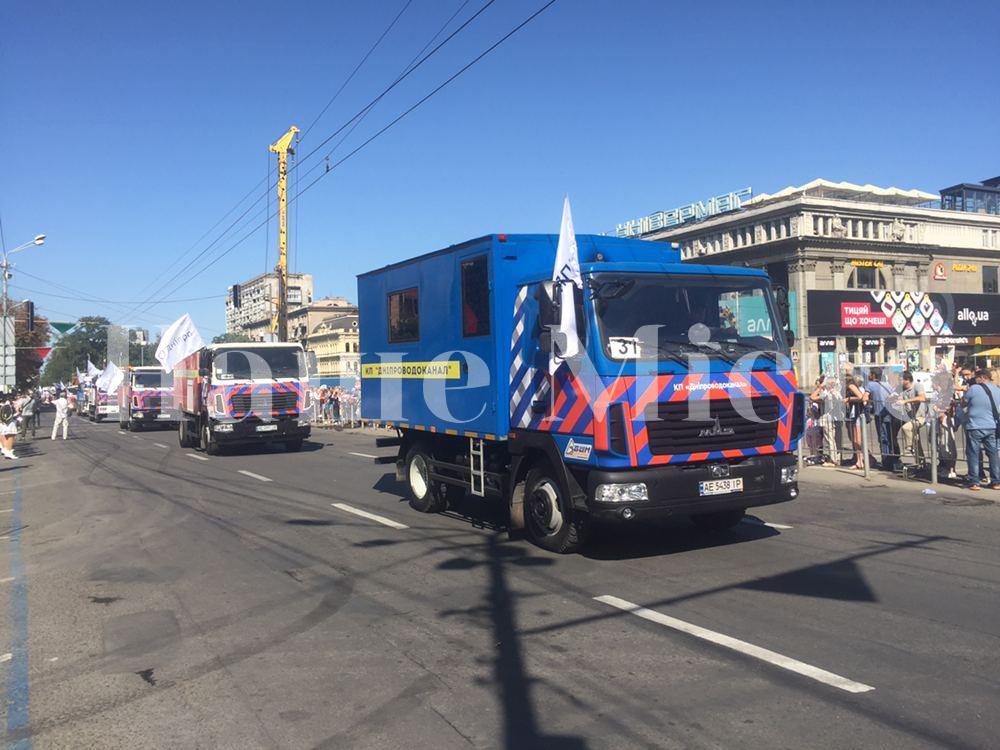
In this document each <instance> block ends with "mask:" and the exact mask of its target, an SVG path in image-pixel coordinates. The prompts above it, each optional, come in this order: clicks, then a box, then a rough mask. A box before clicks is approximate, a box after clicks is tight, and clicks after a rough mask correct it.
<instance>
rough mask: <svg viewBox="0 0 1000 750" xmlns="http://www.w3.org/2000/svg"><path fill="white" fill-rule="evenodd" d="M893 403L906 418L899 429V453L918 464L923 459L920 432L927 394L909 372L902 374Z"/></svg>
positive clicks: (924, 421)
mask: <svg viewBox="0 0 1000 750" xmlns="http://www.w3.org/2000/svg"><path fill="white" fill-rule="evenodd" d="M895 403H896V405H897V406H898V407H899V408H902V409H904V413H905V417H906V421H905V422H903V425H902V427H900V428H899V437H900V440H899V442H900V444H901V445H900V453H904V454H908V455H911V456H913V457H914V458H915V459H916V461H917V463H918V464H919V463H921V462H922V461H923V459H924V445H923V440H922V437H923V436H922V432H923V428H924V424H926V422H927V394H926V393H925V392H924V388H923V386H921V385H920V384H919V383H917V382H916V381H915V380H914V379H913V373H912V372H910V371H909V370H905V371H904V372H903V382H902V383H901V384H900V390H899V393H898V398H897V399H896V401H895Z"/></svg>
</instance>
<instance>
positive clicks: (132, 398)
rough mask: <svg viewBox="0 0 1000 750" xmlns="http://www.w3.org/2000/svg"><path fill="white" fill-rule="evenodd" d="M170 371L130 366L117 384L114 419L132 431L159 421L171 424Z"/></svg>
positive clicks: (174, 415)
mask: <svg viewBox="0 0 1000 750" xmlns="http://www.w3.org/2000/svg"><path fill="white" fill-rule="evenodd" d="M173 380H174V378H173V373H172V372H165V371H164V370H163V369H162V368H160V367H130V368H129V369H128V370H127V372H126V373H125V378H124V379H123V380H122V383H121V385H120V386H118V423H119V426H120V427H121V428H122V429H123V430H130V431H133V432H136V431H139V430H143V429H146V428H148V427H152V426H154V425H163V426H167V427H175V426H176V425H177V417H176V412H175V409H174V382H173Z"/></svg>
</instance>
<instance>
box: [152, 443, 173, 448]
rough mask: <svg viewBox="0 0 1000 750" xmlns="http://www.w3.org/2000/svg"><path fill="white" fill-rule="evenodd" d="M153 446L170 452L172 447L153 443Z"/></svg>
mask: <svg viewBox="0 0 1000 750" xmlns="http://www.w3.org/2000/svg"><path fill="white" fill-rule="evenodd" d="M153 445H155V446H156V447H157V448H166V449H167V450H170V446H169V445H164V444H163V443H153Z"/></svg>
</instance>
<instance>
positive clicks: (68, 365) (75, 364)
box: [42, 315, 111, 384]
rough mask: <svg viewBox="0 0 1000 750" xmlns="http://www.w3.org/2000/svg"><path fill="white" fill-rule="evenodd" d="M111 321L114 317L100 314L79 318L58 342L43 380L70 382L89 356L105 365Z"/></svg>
mask: <svg viewBox="0 0 1000 750" xmlns="http://www.w3.org/2000/svg"><path fill="white" fill-rule="evenodd" d="M109 325H111V321H110V320H108V319H107V318H104V317H101V316H99V315H93V316H86V317H83V318H80V319H79V320H78V321H77V324H76V328H74V329H73V330H71V331H70V332H69V333H67V334H66V335H64V336H63V337H62V338H60V339H59V341H58V342H57V343H56V346H55V348H53V350H52V354H51V355H50V356H49V360H48V362H46V363H45V369H44V370H43V371H42V381H43V382H44V383H46V384H54V383H58V382H60V381H62V382H64V383H69V382H71V381H72V379H73V377H74V376H75V375H76V371H77V369H81V370H83V369H86V367H87V360H88V359H90V361H91V362H93V363H94V364H95V365H97V366H98V367H103V366H104V364H105V360H106V359H107V356H108V326H109Z"/></svg>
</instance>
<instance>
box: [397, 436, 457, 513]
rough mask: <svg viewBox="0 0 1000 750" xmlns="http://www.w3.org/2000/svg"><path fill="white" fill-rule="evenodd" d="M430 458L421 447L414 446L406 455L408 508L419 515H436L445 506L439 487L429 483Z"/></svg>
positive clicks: (431, 482)
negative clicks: (416, 511)
mask: <svg viewBox="0 0 1000 750" xmlns="http://www.w3.org/2000/svg"><path fill="white" fill-rule="evenodd" d="M430 465H431V458H430V456H429V455H428V454H427V451H426V449H425V448H424V446H423V445H414V446H413V447H412V448H410V450H409V452H408V453H407V454H406V463H405V471H406V484H407V486H408V487H409V489H410V507H411V508H413V509H414V510H418V511H420V512H421V513H437V512H439V511H442V510H444V509H445V506H446V505H447V503H446V501H445V496H444V493H443V492H442V490H441V485H440V484H439V483H438V482H434V481H431V479H430V473H431V468H430Z"/></svg>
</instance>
